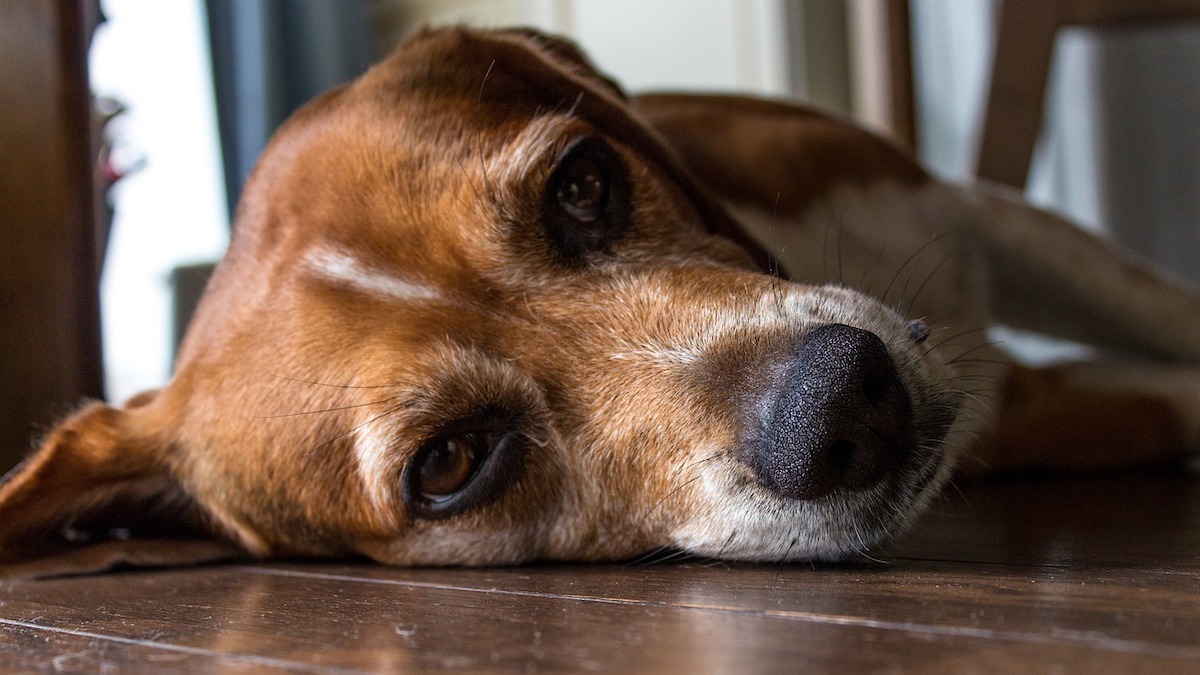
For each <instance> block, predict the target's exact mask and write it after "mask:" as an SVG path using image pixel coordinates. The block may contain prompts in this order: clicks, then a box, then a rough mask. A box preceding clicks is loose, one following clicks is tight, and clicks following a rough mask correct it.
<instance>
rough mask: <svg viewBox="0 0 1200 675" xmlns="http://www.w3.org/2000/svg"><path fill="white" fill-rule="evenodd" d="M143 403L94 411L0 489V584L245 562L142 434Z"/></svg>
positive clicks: (67, 424) (53, 435) (53, 436)
mask: <svg viewBox="0 0 1200 675" xmlns="http://www.w3.org/2000/svg"><path fill="white" fill-rule="evenodd" d="M152 397H153V394H146V395H143V396H141V397H139V398H137V399H135V400H134V401H133V402H131V404H130V405H128V406H126V408H124V409H120V410H118V409H114V408H111V407H109V406H107V405H104V404H101V403H93V404H90V405H88V406H86V407H85V408H83V409H82V410H80V411H79V412H77V413H75V414H74V415H72V416H71V417H69V418H68V419H67V420H65V421H64V422H63V423H61V424H60V425H59V426H58V427H56V428H55V429H54V430H53V431H51V432H50V434H49V435H48V436H47V437H46V439H45V441H44V442H43V443H42V445H41V447H40V448H39V449H38V450H37V451H36V452H35V453H34V454H33V455H31V456H30V457H29V458H28V459H26V460H25V462H23V463H22V464H20V465H18V466H17V467H16V468H14V469H13V470H12V471H10V472H9V474H8V475H7V476H5V477H4V479H3V481H2V482H0V578H13V577H42V576H56V575H62V574H80V573H90V572H100V571H104V570H107V569H111V568H113V567H117V566H121V565H134V566H158V565H181V564H192V563H200V562H209V561H214V560H220V559H227V558H230V557H235V556H239V555H244V552H243V551H242V550H241V549H240V548H239V547H238V546H237V545H236V544H235V543H234V542H233V541H231V540H229V539H227V538H224V537H221V536H218V535H215V534H213V528H212V527H211V525H210V522H209V519H208V518H207V517H206V515H205V514H204V510H203V509H202V508H201V507H200V506H199V504H198V503H197V502H196V501H195V500H194V499H192V498H191V497H190V496H188V495H187V493H186V492H185V490H184V489H183V487H182V486H181V485H180V483H179V482H178V481H177V480H176V479H175V478H174V477H173V476H172V474H171V471H170V469H169V464H170V457H169V455H170V444H169V443H163V442H161V441H160V440H159V439H156V438H155V437H154V435H153V434H149V435H147V434H145V433H143V430H142V429H139V426H145V425H144V424H139V423H138V422H139V420H138V419H137V417H138V416H139V413H140V412H141V411H140V410H139V408H140V404H144V403H146V402H148V401H149V400H150V399H151V398H152Z"/></svg>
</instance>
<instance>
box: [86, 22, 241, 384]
mask: <svg viewBox="0 0 1200 675" xmlns="http://www.w3.org/2000/svg"><path fill="white" fill-rule="evenodd" d="M104 10H105V13H106V14H107V15H108V17H109V22H108V23H107V24H105V25H102V26H101V27H100V28H99V30H98V31H97V33H96V37H95V41H94V42H93V46H92V51H91V60H90V68H91V79H92V89H93V90H94V91H95V92H96V93H97V94H100V95H108V96H114V97H116V98H118V99H119V100H120V101H122V102H123V103H125V104H126V105H127V106H129V111H128V112H127V113H126V114H125V115H124V116H123V118H122V119H119V120H117V121H116V122H115V123H114V125H113V128H112V131H113V132H114V133H115V135H116V141H117V143H116V152H117V156H116V160H117V164H118V166H129V165H131V164H133V163H135V162H137V161H138V160H139V159H144V161H145V165H144V167H143V168H142V169H140V170H138V171H136V172H134V173H132V174H130V175H129V176H128V177H126V178H125V179H124V180H122V181H121V182H119V183H118V184H117V185H116V187H114V189H113V192H112V195H113V197H115V198H116V200H117V201H116V206H117V208H116V214H115V217H114V222H113V230H112V235H111V238H110V240H109V245H108V258H107V261H106V262H105V268H104V275H103V277H102V279H101V319H102V329H103V339H104V360H105V377H106V387H107V389H108V397H109V399H111V400H114V401H121V400H124V399H126V398H128V397H129V396H131V395H133V394H135V393H137V392H138V391H141V390H143V389H148V388H151V387H158V386H161V385H162V384H164V383H165V382H166V381H167V378H168V376H169V373H170V367H171V353H172V339H171V288H170V283H169V282H170V276H169V275H170V273H171V270H172V269H174V268H175V267H176V266H177V265H181V264H186V263H193V262H200V261H211V260H216V259H217V258H219V257H220V256H221V255H222V253H223V252H224V250H225V246H226V245H227V239H228V231H229V229H228V228H229V225H228V217H227V216H226V213H225V189H224V183H223V182H222V178H221V173H220V171H221V170H220V154H219V150H218V145H217V135H216V121H215V112H214V108H213V102H212V90H211V82H212V77H211V75H210V73H209V65H208V48H207V38H206V37H205V33H204V32H203V31H205V30H206V28H205V25H204V21H203V15H202V14H201V7H200V0H186V1H181V0H172V1H171V2H157V1H153V0H106V2H105V3H104Z"/></svg>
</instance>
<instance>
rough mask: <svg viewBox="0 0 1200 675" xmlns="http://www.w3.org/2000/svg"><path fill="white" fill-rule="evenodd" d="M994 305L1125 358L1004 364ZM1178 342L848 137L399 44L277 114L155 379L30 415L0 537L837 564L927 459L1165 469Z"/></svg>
mask: <svg viewBox="0 0 1200 675" xmlns="http://www.w3.org/2000/svg"><path fill="white" fill-rule="evenodd" d="M996 323H1004V324H1009V325H1013V326H1017V327H1021V328H1027V329H1032V330H1037V331H1041V332H1045V333H1050V334H1055V335H1060V336H1063V337H1069V338H1074V339H1079V340H1082V341H1085V342H1088V343H1091V344H1094V345H1097V346H1100V347H1105V348H1111V349H1114V350H1120V351H1122V352H1125V353H1132V354H1138V355H1140V356H1138V357H1131V358H1126V359H1125V360H1122V361H1107V362H1105V361H1094V362H1088V363H1081V364H1074V365H1065V366H1058V367H1055V368H1051V369H1046V370H1041V371H1034V370H1028V369H1024V368H1021V367H1019V366H1015V365H1014V364H1013V363H1012V362H1011V360H1010V359H1009V358H1008V357H1007V355H1006V354H1005V353H1004V352H1003V351H1002V350H1001V349H1000V348H999V347H998V346H996V345H994V344H993V343H992V342H991V341H990V337H989V335H988V332H987V330H986V329H987V328H988V327H989V326H992V325H994V324H996ZM1197 363H1200V298H1198V297H1197V296H1196V295H1194V294H1191V293H1189V292H1187V291H1185V290H1182V289H1180V288H1179V287H1178V286H1176V285H1174V284H1172V283H1170V282H1168V281H1165V280H1163V279H1162V278H1160V277H1158V276H1157V275H1155V274H1154V273H1153V272H1151V271H1149V270H1147V269H1146V268H1144V267H1142V266H1139V265H1137V264H1135V263H1132V262H1129V261H1127V260H1125V259H1124V258H1122V257H1121V256H1120V254H1118V253H1116V252H1115V251H1113V250H1112V249H1111V248H1110V247H1108V246H1107V245H1105V244H1103V243H1101V242H1100V241H1098V240H1096V239H1094V238H1091V237H1089V236H1087V235H1085V234H1083V233H1081V232H1080V231H1079V230H1078V229H1077V228H1075V227H1074V226H1073V225H1071V224H1070V223H1067V222H1064V221H1063V220H1061V219H1059V218H1057V217H1055V216H1053V215H1051V214H1049V213H1046V212H1042V211H1038V210H1036V209H1033V208H1032V207H1029V206H1028V205H1025V204H1023V203H1021V202H1020V201H1019V199H1016V198H1013V197H1011V196H1007V195H1003V194H1000V193H998V192H987V191H986V190H984V189H982V188H974V187H973V188H963V187H956V186H951V185H947V184H945V183H942V182H939V181H937V180H935V179H933V178H932V177H931V176H930V175H928V174H927V173H926V172H925V171H923V170H922V169H921V168H920V167H919V166H918V165H917V164H915V163H914V162H913V161H912V160H911V159H910V158H909V157H907V156H906V155H905V154H904V153H903V152H901V151H899V150H897V149H896V148H894V147H892V146H891V145H889V144H888V143H887V142H885V141H883V140H881V139H879V138H877V137H874V136H872V135H870V134H868V133H866V132H863V131H861V130H859V129H856V128H854V127H852V126H850V125H848V124H846V123H843V122H840V121H838V120H834V119H831V118H829V117H826V116H823V115H820V114H817V113H814V112H811V111H808V110H805V109H802V108H799V107H796V106H791V105H786V104H782V103H775V102H769V101H760V100H754V99H746V98H738V97H703V96H683V95H652V96H645V97H641V98H634V99H627V98H626V97H625V96H624V94H623V93H622V92H621V91H620V90H619V89H618V88H617V87H616V86H615V85H614V84H612V83H611V82H609V81H607V80H606V79H604V78H603V77H602V76H600V75H598V74H597V73H596V72H595V70H594V69H593V68H592V67H591V66H590V65H589V64H588V63H587V61H586V59H585V58H584V57H583V56H582V55H581V54H579V53H578V51H577V50H575V48H574V47H573V46H572V45H570V44H569V43H566V42H563V41H560V40H556V39H553V38H548V37H544V36H540V35H536V34H532V33H528V32H522V31H508V32H497V33H474V32H470V31H465V30H446V31H429V32H426V33H423V34H422V35H420V36H418V37H416V38H414V39H413V40H411V41H410V42H409V43H407V44H406V45H405V46H403V47H402V48H401V49H400V50H399V51H398V52H397V53H396V54H395V55H394V56H392V57H391V58H390V59H388V60H387V61H385V62H384V63H382V64H380V65H379V66H376V67H375V68H374V69H372V70H371V71H370V72H369V73H367V74H366V75H365V76H364V77H363V78H361V79H360V80H358V81H357V82H355V83H353V84H351V85H349V86H347V87H344V88H342V89H339V90H337V91H335V92H331V93H330V94H327V95H325V96H323V97H321V98H319V99H318V100H316V101H314V102H313V103H311V104H309V105H308V106H307V107H306V108H304V109H303V110H302V111H301V112H299V113H298V114H297V115H295V116H294V117H293V118H292V119H291V120H290V121H289V122H288V123H287V124H286V125H285V126H284V127H283V128H282V129H281V130H280V131H279V132H278V134H277V135H276V137H275V139H274V140H273V141H272V143H271V145H270V147H269V148H268V150H267V151H266V153H265V154H264V156H263V159H262V160H261V161H260V164H259V166H258V168H257V169H256V171H255V174H254V176H253V177H252V179H251V180H250V182H249V183H248V184H247V186H246V189H245V191H244V195H243V201H242V203H241V205H240V207H239V212H238V215H237V225H236V231H235V237H234V241H233V243H232V245H231V247H230V250H229V253H228V255H227V257H226V259H225V260H224V261H223V262H222V264H221V265H220V267H219V268H218V271H217V273H216V275H215V277H214V279H213V280H212V282H211V283H210V286H209V288H208V290H207V291H206V295H205V298H204V300H203V302H202V304H201V307H200V309H199V311H198V313H197V316H196V317H195V319H194V321H193V324H192V327H191V328H190V329H189V333H188V336H187V338H186V340H185V343H184V345H183V347H182V350H181V353H180V357H179V361H178V364H177V373H176V375H175V377H174V378H173V379H172V381H171V383H170V384H169V385H168V386H167V387H165V388H164V389H163V390H161V391H157V392H149V393H147V394H144V395H141V396H139V397H136V398H135V399H133V400H132V401H130V402H129V403H127V404H126V405H125V406H123V407H121V408H119V409H118V408H113V407H109V406H106V405H103V404H98V403H97V404H92V405H90V406H88V407H86V408H84V409H83V410H81V411H80V412H78V413H76V414H75V415H74V416H72V417H71V418H69V419H67V420H66V421H64V422H63V423H62V424H61V425H60V426H59V427H58V428H56V429H55V430H54V431H52V432H51V433H50V434H49V435H48V436H47V438H46V439H45V441H44V442H43V444H42V446H41V448H40V449H39V450H38V452H37V453H35V454H34V455H33V456H32V457H31V458H30V459H29V460H28V461H27V462H26V463H25V464H23V465H22V466H21V467H18V469H17V470H15V471H14V472H13V473H12V474H11V475H10V477H9V478H8V479H7V481H6V483H5V484H4V485H3V487H0V557H2V558H3V559H5V560H6V561H7V562H8V563H9V566H8V570H9V572H8V573H9V574H24V573H47V572H59V571H68V570H69V571H80V570H84V571H86V570H95V569H104V568H106V567H109V566H111V565H113V564H115V563H120V562H131V563H134V564H163V563H178V562H190V561H198V560H207V559H216V558H221V557H228V556H231V555H252V556H258V557H265V556H274V555H302V556H342V555H354V554H358V555H365V556H368V557H370V558H372V559H375V560H378V561H381V562H386V563H393V564H495V563H516V562H523V561H529V560H535V559H571V560H605V559H621V558H628V557H631V556H635V555H639V554H642V553H646V552H648V551H653V550H657V549H679V550H682V551H685V552H688V553H692V554H696V555H704V556H715V557H722V558H731V559H751V560H772V561H782V560H798V559H838V558H844V557H846V556H848V555H852V554H854V553H857V552H861V551H865V550H866V549H868V548H869V547H871V546H873V545H875V544H876V543H878V542H879V541H881V540H883V539H885V538H886V537H888V536H890V535H892V534H894V533H895V532H897V531H899V530H900V529H902V528H903V527H904V526H905V525H906V524H907V523H909V522H911V520H912V518H913V517H914V516H915V515H916V514H918V513H919V512H920V510H921V508H922V507H923V506H924V505H925V504H926V503H928V501H929V500H930V499H931V498H933V497H934V496H935V495H936V494H937V492H938V490H939V488H940V487H941V486H942V485H943V484H944V483H945V481H946V480H947V479H948V477H949V475H950V474H951V471H952V469H953V467H954V466H955V463H956V461H957V460H958V459H959V458H960V457H966V460H965V461H964V462H963V466H964V467H965V468H966V469H967V470H995V469H1008V468H1022V467H1036V466H1049V467H1059V468H1088V467H1098V466H1121V465H1129V464H1138V463H1147V462H1154V461H1163V460H1169V459H1174V458H1179V457H1181V456H1183V455H1185V454H1186V453H1188V452H1194V451H1195V450H1196V449H1197V448H1198V447H1200V370H1198V369H1197V368H1196V367H1195V364H1197ZM1179 364H1192V365H1179ZM183 540H186V541H183Z"/></svg>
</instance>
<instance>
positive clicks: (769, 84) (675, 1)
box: [405, 0, 789, 94]
mask: <svg viewBox="0 0 1200 675" xmlns="http://www.w3.org/2000/svg"><path fill="white" fill-rule="evenodd" d="M785 2H786V0H653V1H648V0H415V1H413V0H410V1H409V2H407V3H405V16H406V19H407V20H408V21H409V25H410V26H415V25H417V24H421V23H425V22H428V23H440V24H445V23H460V22H461V23H467V24H470V25H476V26H506V25H514V24H523V25H530V26H534V27H537V28H541V29H543V30H547V31H551V32H555V33H561V34H564V35H567V36H569V37H571V38H572V39H574V40H576V41H577V42H579V44H580V46H581V47H583V49H584V50H585V51H586V52H587V53H588V54H589V55H590V56H591V57H592V59H593V61H595V63H596V64H597V65H598V66H599V67H600V68H601V69H602V70H604V71H605V72H606V73H608V74H609V75H611V76H613V77H615V78H616V79H617V80H618V81H619V82H621V83H622V85H623V86H625V87H626V88H627V89H629V90H630V91H645V90H648V89H680V88H687V89H692V90H697V89H698V90H720V91H744V92H756V93H763V94H786V93H787V92H788V83H789V79H788V69H787V25H786V20H785V17H784V4H785Z"/></svg>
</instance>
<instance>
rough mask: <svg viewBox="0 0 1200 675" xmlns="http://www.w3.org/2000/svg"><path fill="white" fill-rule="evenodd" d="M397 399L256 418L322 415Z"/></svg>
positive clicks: (258, 417) (391, 398)
mask: <svg viewBox="0 0 1200 675" xmlns="http://www.w3.org/2000/svg"><path fill="white" fill-rule="evenodd" d="M395 400H397V399H396V397H394V396H392V397H388V398H385V399H380V400H378V401H368V402H366V403H355V404H353V405H342V406H333V407H330V408H320V409H317V410H301V411H299V412H291V413H281V414H278V415H255V416H254V419H258V420H276V419H283V418H287V417H303V416H305V415H320V414H322V413H331V412H338V411H341V410H355V409H357V408H370V407H371V406H376V405H383V404H384V403H391V402H393V401H395Z"/></svg>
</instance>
